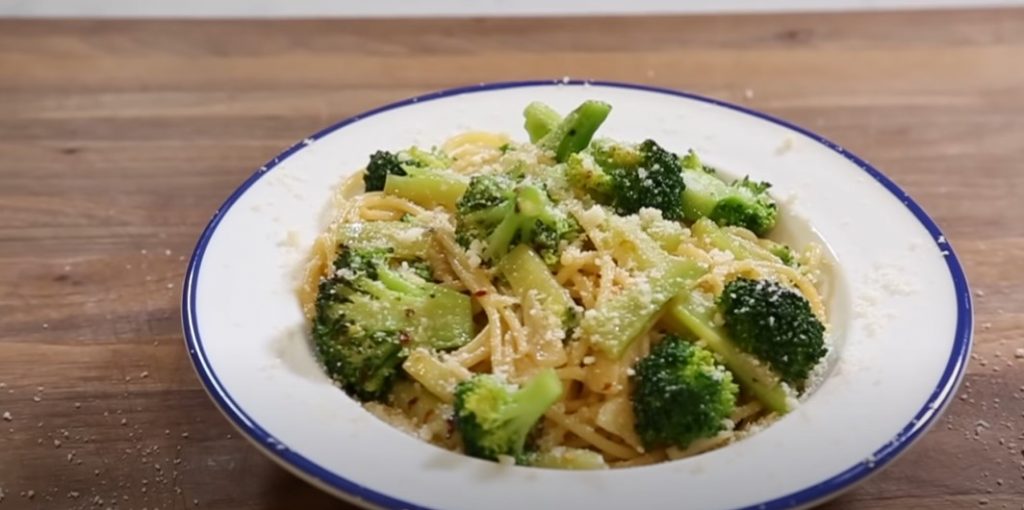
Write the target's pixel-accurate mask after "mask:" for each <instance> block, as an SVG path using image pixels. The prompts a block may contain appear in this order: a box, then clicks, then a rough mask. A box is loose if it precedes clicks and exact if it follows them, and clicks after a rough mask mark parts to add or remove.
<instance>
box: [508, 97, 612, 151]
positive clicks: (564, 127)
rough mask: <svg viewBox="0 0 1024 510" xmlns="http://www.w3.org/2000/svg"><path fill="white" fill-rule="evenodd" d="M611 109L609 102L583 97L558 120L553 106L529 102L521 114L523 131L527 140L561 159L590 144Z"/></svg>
mask: <svg viewBox="0 0 1024 510" xmlns="http://www.w3.org/2000/svg"><path fill="white" fill-rule="evenodd" d="M611 111H612V105H610V104H608V103H604V102H601V101H593V100H591V101H584V102H583V103H582V104H581V105H579V106H578V107H576V109H575V110H573V111H571V112H569V115H566V116H565V118H564V119H560V120H559V119H558V114H557V113H556V112H555V111H554V110H552V109H551V108H548V107H546V106H544V105H543V104H540V103H531V104H530V105H529V106H527V107H526V110H525V111H524V112H523V115H524V116H525V117H526V131H527V133H529V135H530V141H532V142H535V143H536V144H537V146H538V147H541V148H544V149H548V150H550V151H552V152H554V153H555V160H556V161H558V162H559V163H561V162H564V161H565V160H566V159H567V158H568V157H569V155H571V154H575V153H577V152H579V151H582V150H583V149H586V148H587V145H590V140H591V139H592V138H593V137H594V133H595V132H597V128H599V127H601V124H602V123H603V122H604V119H606V118H607V117H608V113H610V112H611Z"/></svg>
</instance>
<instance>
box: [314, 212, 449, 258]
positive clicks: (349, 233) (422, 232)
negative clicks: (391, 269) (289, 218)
mask: <svg viewBox="0 0 1024 510" xmlns="http://www.w3.org/2000/svg"><path fill="white" fill-rule="evenodd" d="M416 228H418V227H414V226H411V225H409V224H408V223H404V222H401V221H366V222H345V223H341V224H339V225H338V228H337V230H335V231H334V242H333V243H332V245H333V246H338V245H339V244H342V245H345V246H348V247H349V248H354V249H362V248H375V247H381V246H387V247H389V248H390V249H391V250H392V251H391V253H392V255H394V256H395V257H397V258H400V259H413V258H417V257H422V256H423V254H424V253H427V251H428V250H431V249H433V248H432V246H431V237H430V233H429V231H428V230H427V229H425V228H419V229H418V230H413V229H416ZM332 258H333V257H332Z"/></svg>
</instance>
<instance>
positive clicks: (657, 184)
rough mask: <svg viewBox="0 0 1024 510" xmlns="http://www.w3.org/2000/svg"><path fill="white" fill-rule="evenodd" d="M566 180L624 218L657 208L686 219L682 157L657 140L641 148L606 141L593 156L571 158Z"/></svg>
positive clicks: (674, 217) (673, 217) (595, 148)
mask: <svg viewBox="0 0 1024 510" xmlns="http://www.w3.org/2000/svg"><path fill="white" fill-rule="evenodd" d="M565 172H566V177H567V179H568V181H569V183H570V185H572V186H573V187H574V188H576V189H577V190H579V191H582V192H583V193H585V194H587V195H589V196H590V197H591V198H593V199H594V200H595V201H596V202H598V203H601V204H605V205H611V206H612V207H613V208H614V209H615V212H616V213H618V214H622V215H628V214H634V213H636V212H638V211H639V210H640V209H643V208H645V207H648V208H652V209H658V210H660V211H661V214H662V217H664V218H665V219H668V220H678V219H682V217H683V209H682V194H683V190H684V189H685V183H684V182H683V175H682V168H681V167H680V166H679V158H678V157H677V156H676V155H675V154H673V153H671V152H669V151H667V150H665V149H663V148H662V147H661V146H660V145H658V144H657V143H656V142H655V141H654V140H645V141H644V142H642V143H641V144H640V145H638V146H635V147H633V146H628V145H621V144H617V143H614V142H608V141H604V142H602V143H595V145H594V146H593V147H592V148H591V150H590V153H589V154H587V153H584V154H576V155H573V156H571V157H570V158H569V161H568V164H567V165H566V170H565Z"/></svg>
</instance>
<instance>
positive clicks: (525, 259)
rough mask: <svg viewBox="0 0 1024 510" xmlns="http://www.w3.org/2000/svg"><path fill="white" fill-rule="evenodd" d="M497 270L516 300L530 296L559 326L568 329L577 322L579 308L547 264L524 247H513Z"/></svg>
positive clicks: (525, 299) (522, 301) (523, 301)
mask: <svg viewBox="0 0 1024 510" xmlns="http://www.w3.org/2000/svg"><path fill="white" fill-rule="evenodd" d="M498 271H499V272H500V273H501V275H502V276H504V277H505V281H507V282H508V284H509V286H510V287H512V291H513V293H515V295H516V296H518V297H519V300H520V303H526V302H527V301H528V298H529V297H530V296H531V295H532V297H533V298H534V299H536V300H537V301H538V304H539V305H540V307H541V309H542V310H544V311H546V312H547V313H550V314H551V315H552V316H554V317H555V318H556V319H557V321H558V323H559V324H561V325H562V328H563V329H571V328H573V327H575V326H576V324H577V323H578V322H579V315H580V308H579V306H577V305H576V303H575V302H574V301H573V300H572V297H570V296H569V291H567V290H566V289H565V287H563V286H562V284H560V283H558V281H557V280H555V277H554V275H552V274H551V271H550V270H549V269H548V266H547V265H545V264H544V261H543V260H542V259H541V258H540V256H539V255H537V253H536V252H535V251H533V250H531V249H530V248H529V247H528V246H526V245H523V244H520V245H519V246H516V247H515V249H513V250H512V251H511V252H509V254H508V255H507V256H506V257H505V258H504V259H502V260H501V263H500V264H499V265H498Z"/></svg>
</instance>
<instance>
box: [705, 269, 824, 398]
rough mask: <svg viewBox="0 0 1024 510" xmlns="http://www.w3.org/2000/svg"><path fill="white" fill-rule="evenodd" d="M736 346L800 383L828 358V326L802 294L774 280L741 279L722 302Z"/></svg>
mask: <svg viewBox="0 0 1024 510" xmlns="http://www.w3.org/2000/svg"><path fill="white" fill-rule="evenodd" d="M718 303H719V307H720V308H721V312H722V316H723V318H724V319H725V325H724V327H725V330H726V331H727V332H728V333H729V336H730V337H731V338H732V340H733V342H734V343H735V344H736V345H737V346H738V347H739V348H740V349H743V350H745V351H747V352H749V353H751V354H753V355H754V356H756V357H757V358H759V359H761V360H763V361H765V362H767V363H768V364H769V365H771V367H772V370H774V371H775V372H776V373H778V374H779V376H780V377H782V379H783V380H784V381H787V382H789V383H793V384H801V383H802V382H803V381H804V380H805V379H807V375H808V374H810V372H811V370H812V369H814V367H815V366H816V365H817V364H818V362H819V361H820V360H821V358H822V357H824V356H825V354H826V353H827V351H828V349H827V348H826V347H825V326H824V325H823V324H822V323H821V321H819V320H818V318H817V317H816V316H815V315H814V312H813V311H811V306H810V304H809V303H808V302H807V299H805V298H804V297H803V296H802V295H801V294H800V293H799V292H797V291H795V290H793V289H791V288H789V287H787V286H785V285H782V284H780V283H778V282H775V281H771V280H752V279H749V278H737V279H735V280H733V281H731V282H729V283H728V284H727V285H726V286H725V290H724V291H723V292H722V295H721V296H719V298H718Z"/></svg>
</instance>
